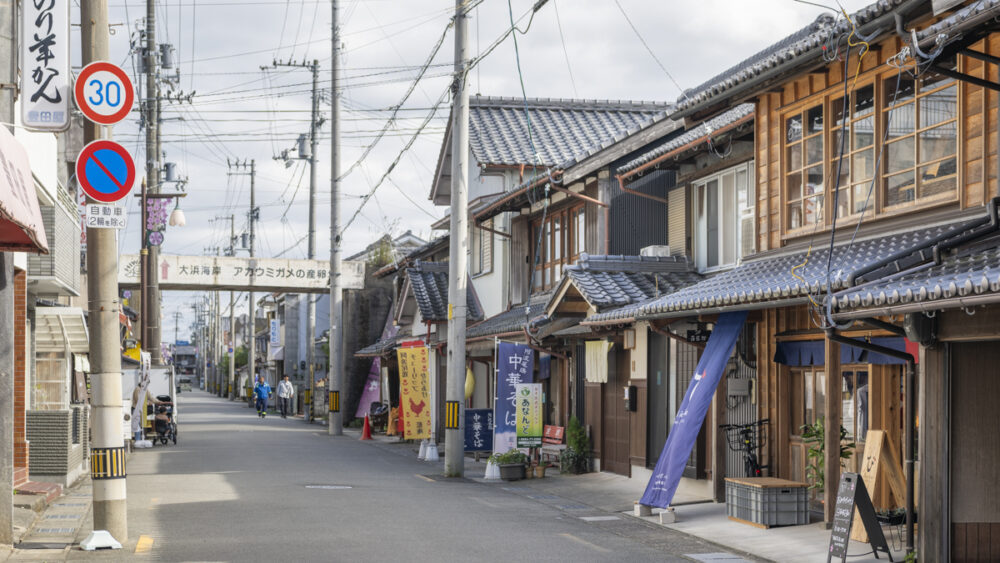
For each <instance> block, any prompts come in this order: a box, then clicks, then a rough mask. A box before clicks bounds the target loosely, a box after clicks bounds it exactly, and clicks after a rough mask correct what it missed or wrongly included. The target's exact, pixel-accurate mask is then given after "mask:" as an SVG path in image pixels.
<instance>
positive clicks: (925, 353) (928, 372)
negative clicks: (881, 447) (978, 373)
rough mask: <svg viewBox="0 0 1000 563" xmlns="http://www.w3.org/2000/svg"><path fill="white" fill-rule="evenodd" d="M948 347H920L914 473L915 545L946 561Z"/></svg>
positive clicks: (933, 558)
mask: <svg viewBox="0 0 1000 563" xmlns="http://www.w3.org/2000/svg"><path fill="white" fill-rule="evenodd" d="M950 351H951V350H950V347H949V345H948V344H945V343H939V344H938V345H936V346H935V347H934V348H923V347H922V348H921V349H920V363H919V364H918V366H917V377H919V379H920V383H919V384H918V386H917V387H918V388H919V389H920V405H919V408H918V413H919V415H920V432H918V433H917V439H918V440H919V442H920V443H919V448H918V451H919V452H920V461H919V462H917V474H918V475H919V476H920V482H919V483H918V485H919V486H918V487H917V491H918V494H917V509H918V511H919V513H920V528H919V532H920V533H919V538H918V542H917V548H918V551H919V552H920V557H921V559H926V560H927V561H947V560H948V559H949V557H950V555H951V553H950V549H949V538H950V536H951V522H950V518H949V516H948V515H949V508H950V507H949V504H948V493H949V489H950V486H951V485H950V471H951V455H950V453H949V446H950V433H951V408H950V406H951V383H950V382H951V373H950V371H951V370H950V369H949V363H950V358H949V355H950Z"/></svg>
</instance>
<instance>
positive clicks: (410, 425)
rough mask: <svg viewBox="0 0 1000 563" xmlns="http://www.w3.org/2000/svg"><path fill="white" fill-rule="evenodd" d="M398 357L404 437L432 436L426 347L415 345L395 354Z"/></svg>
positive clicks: (418, 438)
mask: <svg viewBox="0 0 1000 563" xmlns="http://www.w3.org/2000/svg"><path fill="white" fill-rule="evenodd" d="M396 354H397V357H398V358H399V392H400V396H399V406H400V410H401V411H402V416H401V417H400V418H401V419H402V420H403V438H404V439H406V440H421V439H425V438H430V437H431V394H430V385H429V382H428V376H427V348H426V347H425V346H414V347H412V348H400V349H399V350H397V351H396Z"/></svg>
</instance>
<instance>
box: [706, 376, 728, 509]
mask: <svg viewBox="0 0 1000 563" xmlns="http://www.w3.org/2000/svg"><path fill="white" fill-rule="evenodd" d="M726 393H727V385H726V376H725V373H723V375H722V380H721V381H719V386H718V387H717V388H716V390H715V397H714V398H713V399H712V414H711V416H710V417H709V420H710V421H711V423H712V428H711V433H710V434H709V436H712V437H713V440H712V446H711V448H712V488H713V490H714V492H715V502H725V501H726V448H727V447H728V445H727V443H726V435H725V433H724V432H722V431H721V430H719V426H720V425H722V424H726Z"/></svg>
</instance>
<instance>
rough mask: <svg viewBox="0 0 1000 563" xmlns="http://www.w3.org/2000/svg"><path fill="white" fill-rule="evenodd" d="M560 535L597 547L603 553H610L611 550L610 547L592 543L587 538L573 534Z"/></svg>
mask: <svg viewBox="0 0 1000 563" xmlns="http://www.w3.org/2000/svg"><path fill="white" fill-rule="evenodd" d="M559 535H560V536H562V537H564V538H567V539H571V540H573V541H575V542H577V543H582V544H583V545H585V546H588V547H591V548H593V549H596V550H597V551H600V552H602V553H608V552H610V551H611V550H610V549H607V548H603V547H601V546H599V545H595V544H592V543H590V542H589V541H587V540H584V539H580V538H578V537H576V536H574V535H573V534H559Z"/></svg>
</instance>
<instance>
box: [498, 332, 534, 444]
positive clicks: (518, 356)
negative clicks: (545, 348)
mask: <svg viewBox="0 0 1000 563" xmlns="http://www.w3.org/2000/svg"><path fill="white" fill-rule="evenodd" d="M534 369H535V352H534V350H532V349H531V348H529V347H528V346H527V345H525V344H516V343H514V342H501V343H500V344H499V346H497V400H496V432H495V433H494V435H493V451H495V452H500V453H505V452H507V451H510V450H511V449H513V448H515V447H517V391H516V390H515V389H514V386H515V385H517V384H518V383H531V382H532V380H533V379H534Z"/></svg>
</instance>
